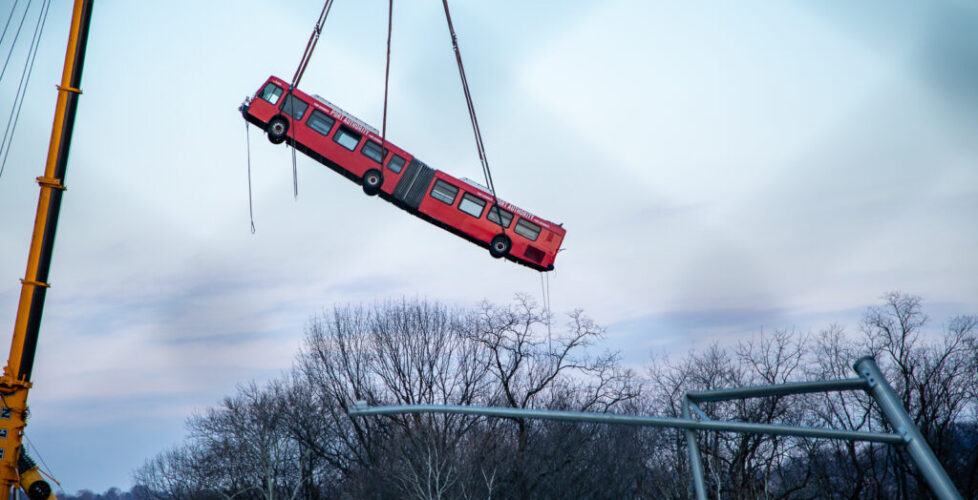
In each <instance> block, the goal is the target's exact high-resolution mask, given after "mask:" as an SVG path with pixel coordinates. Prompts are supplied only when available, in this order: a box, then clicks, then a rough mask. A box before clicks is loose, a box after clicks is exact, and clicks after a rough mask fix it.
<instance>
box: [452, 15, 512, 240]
mask: <svg viewBox="0 0 978 500" xmlns="http://www.w3.org/2000/svg"><path fill="white" fill-rule="evenodd" d="M442 5H444V6H445V20H447V21H448V32H449V33H450V34H451V35H452V48H453V49H454V50H455V61H456V62H457V63H458V75H459V77H461V79H462V90H463V91H464V92H465V102H466V104H468V106H469V120H470V121H471V122H472V132H473V133H474V134H475V145H476V149H477V150H478V151H479V161H480V162H482V175H483V176H484V177H485V179H486V185H488V186H489V191H490V192H492V202H493V205H494V206H495V208H496V219H497V221H498V223H499V228H500V229H502V231H503V234H506V226H504V225H503V217H502V213H501V212H500V208H499V199H498V198H496V186H494V185H493V183H492V173H491V172H490V171H489V159H488V158H487V157H486V148H485V146H484V145H483V143H482V132H481V131H480V130H479V120H478V119H477V118H476V117H475V106H474V105H473V104H472V94H471V93H470V92H469V82H468V80H467V79H466V78H465V68H464V67H463V66H462V53H461V52H460V51H459V49H458V36H457V35H456V34H455V27H454V26H452V15H451V13H449V11H448V0H442ZM489 214H490V215H492V209H491V208H490V209H489Z"/></svg>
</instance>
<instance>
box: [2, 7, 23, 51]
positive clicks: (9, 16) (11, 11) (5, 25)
mask: <svg viewBox="0 0 978 500" xmlns="http://www.w3.org/2000/svg"><path fill="white" fill-rule="evenodd" d="M18 3H20V0H14V5H13V6H12V7H10V14H9V15H8V16H7V22H6V23H4V25H3V34H0V45H3V39H4V38H7V28H8V27H10V20H11V19H13V18H14V12H15V11H16V10H17V4H18Z"/></svg>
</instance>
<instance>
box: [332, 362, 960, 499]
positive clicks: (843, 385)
mask: <svg viewBox="0 0 978 500" xmlns="http://www.w3.org/2000/svg"><path fill="white" fill-rule="evenodd" d="M853 368H854V369H855V370H856V373H858V374H859V378H852V379H841V380H822V381H812V382H794V383H787V384H777V385H764V386H755V387H737V388H731V389H720V390H713V391H695V392H689V393H687V394H686V397H685V398H684V399H683V405H682V418H673V417H657V416H645V415H613V414H607V413H585V412H574V411H554V410H535V409H521V408H504V407H489V406H464V405H395V406H375V407H368V406H367V405H366V402H363V401H358V402H357V403H356V406H355V407H354V408H351V409H350V410H349V414H350V415H351V416H364V417H365V416H371V415H396V414H405V413H456V414H466V415H482V416H487V417H502V418H536V419H544V420H560V421H570V422H591V423H603V424H617V425H640V426H646V427H668V428H674V429H684V430H685V431H686V445H687V451H688V453H689V458H690V464H691V466H692V475H693V486H694V489H695V491H696V498H697V499H698V500H706V498H707V496H706V483H705V480H704V478H703V464H702V462H701V461H700V453H699V448H698V446H697V443H696V431H713V432H739V433H748V434H771V435H781V436H797V437H811V438H823V439H840V440H845V441H868V442H876V443H886V444H890V445H894V446H906V449H907V452H908V453H909V455H910V458H911V460H912V461H913V462H914V464H915V465H916V466H917V468H918V469H920V471H921V473H922V474H923V476H924V478H925V479H926V480H927V484H928V485H929V486H930V488H931V491H933V492H934V495H935V496H936V497H937V498H939V499H940V500H960V499H961V494H960V493H959V492H958V491H957V490H956V489H955V488H954V484H953V483H952V482H951V479H950V478H949V477H948V475H947V472H946V471H945V470H944V468H943V467H942V466H941V464H940V462H939V461H938V460H937V457H936V456H934V452H933V451H932V450H931V449H930V446H929V445H928V444H927V441H926V440H924V437H923V435H921V434H920V431H919V430H918V429H917V426H916V425H914V423H913V420H912V419H911V418H910V416H909V415H908V414H907V412H906V410H905V409H904V408H903V405H902V404H901V403H900V400H899V399H898V398H897V397H896V394H894V392H893V389H892V388H891V387H890V385H889V384H888V383H887V382H886V379H885V378H884V377H883V374H882V373H881V372H880V370H879V367H878V366H876V361H874V360H873V358H872V357H869V356H867V357H864V358H861V359H859V360H858V361H856V363H855V365H854V366H853ZM852 390H862V391H865V392H866V393H867V394H869V395H870V396H871V397H872V398H873V400H874V401H876V403H877V404H878V405H879V407H880V410H881V412H882V414H883V416H884V418H885V419H886V421H887V423H888V424H889V425H890V427H891V428H892V429H894V430H896V433H884V432H863V431H853V430H845V429H826V428H818V427H799V426H790V425H779V424H760V423H755V422H737V421H719V420H710V419H708V418H707V417H706V414H705V413H703V412H702V411H701V410H700V409H699V407H698V406H696V403H704V402H716V401H729V400H732V399H746V398H759V397H769V396H787V395H792V394H809V393H815V392H835V391H852ZM690 410H692V411H694V412H695V413H697V415H699V416H700V419H694V418H692V417H691V416H690Z"/></svg>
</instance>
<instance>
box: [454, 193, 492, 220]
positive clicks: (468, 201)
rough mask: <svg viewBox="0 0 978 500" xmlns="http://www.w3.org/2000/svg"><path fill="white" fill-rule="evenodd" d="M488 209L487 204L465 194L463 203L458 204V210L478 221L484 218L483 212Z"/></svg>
mask: <svg viewBox="0 0 978 500" xmlns="http://www.w3.org/2000/svg"><path fill="white" fill-rule="evenodd" d="M485 208H486V202H485V201H484V200H480V199H479V198H476V197H475V196H473V195H471V194H469V193H465V194H463V195H462V201H460V202H458V209H459V210H461V211H463V212H465V213H467V214H469V215H471V216H472V217H475V218H476V219H478V218H479V217H482V211H483V210H484V209H485Z"/></svg>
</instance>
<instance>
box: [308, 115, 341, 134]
mask: <svg viewBox="0 0 978 500" xmlns="http://www.w3.org/2000/svg"><path fill="white" fill-rule="evenodd" d="M334 123H336V120H335V119H334V118H333V117H332V116H329V115H327V114H326V113H323V112H322V111H320V110H318V109H314V110H312V114H310V115H309V121H307V122H306V125H309V128H311V129H313V130H315V131H316V132H319V133H320V134H323V135H329V130H330V129H331V128H333V124H334Z"/></svg>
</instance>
